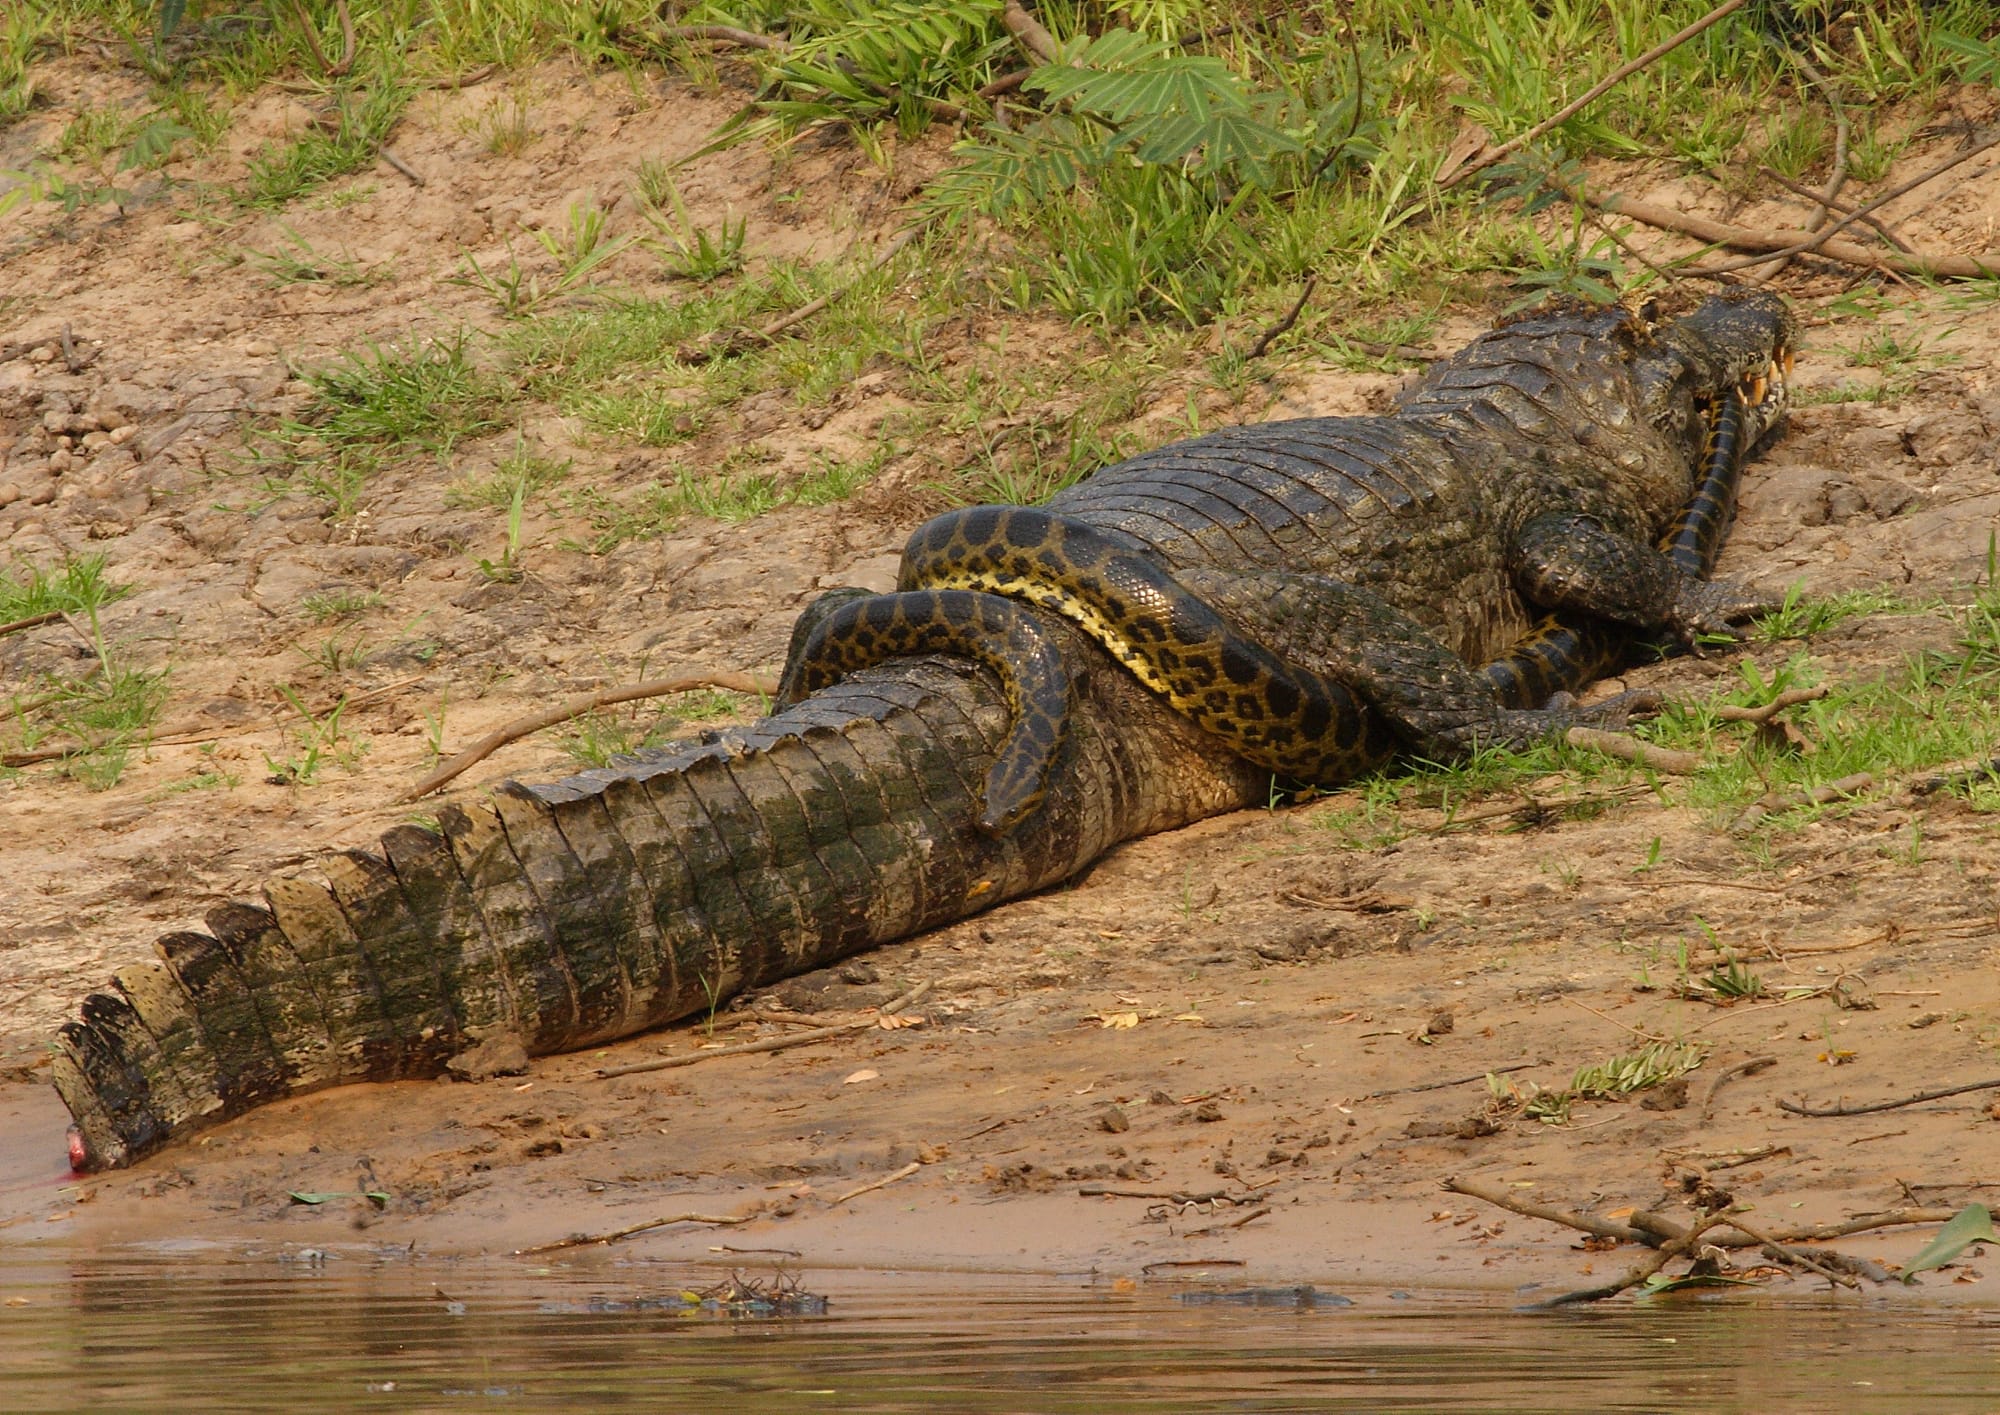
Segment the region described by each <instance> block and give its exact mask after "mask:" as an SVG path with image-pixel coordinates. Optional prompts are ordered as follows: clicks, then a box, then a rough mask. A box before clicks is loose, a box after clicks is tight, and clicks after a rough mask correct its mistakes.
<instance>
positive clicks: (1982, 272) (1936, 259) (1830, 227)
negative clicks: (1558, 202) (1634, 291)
mask: <svg viewBox="0 0 2000 1415" xmlns="http://www.w3.org/2000/svg"><path fill="white" fill-rule="evenodd" d="M1995 146H2000V133H1996V134H1994V135H1993V136H1991V137H1988V138H1985V139H1983V140H1982V141H1980V142H1977V143H1974V144H1973V145H1972V146H1971V147H1969V148H1967V149H1965V150H1964V151H1963V152H1960V153H1957V154H1955V155H1954V156H1952V157H1949V158H1947V159H1946V160H1945V161H1943V162H1940V163H1938V164H1937V165H1936V166H1935V167H1931V168H1929V169H1927V170H1926V171H1924V172H1921V173H1919V174H1918V175H1917V176H1915V177H1912V178H1911V179H1910V180H1909V181H1907V182H1904V183H1902V184H1901V185H1899V186H1896V187H1892V188H1891V189H1890V190H1888V191H1886V192H1884V193H1883V194H1882V195H1881V196H1879V197H1877V198H1875V200H1873V201H1871V202H1869V203H1868V204H1867V205H1866V206H1861V207H1857V208H1855V209H1854V210H1853V211H1851V212H1849V213H1848V214H1847V215H1845V216H1843V217H1841V218H1840V219H1839V220H1838V221H1832V222H1828V223H1827V224H1826V225H1825V226H1822V227H1821V228H1820V229H1819V230H1818V231H1816V232H1815V231H1796V230H1794V231H1758V230H1753V229H1751V228H1749V227H1747V226H1734V225H1731V224H1730V223H1728V222H1726V221H1712V220H1710V219H1709V218H1707V217H1705V216H1696V215H1693V214H1692V213H1690V212H1685V211H1675V210H1673V209H1672V208H1670V207H1664V206H1657V205H1655V204H1654V203H1652V202H1647V201H1640V200H1638V199H1637V198H1635V197H1628V196H1623V195H1620V194H1619V193H1617V192H1613V193H1610V194H1609V195H1607V196H1601V197H1600V196H1589V197H1587V200H1589V201H1590V202H1591V203H1592V204H1594V205H1595V206H1597V207H1598V208H1599V209H1601V210H1604V211H1608V212H1611V213H1612V214H1614V215H1617V216H1628V217H1630V218H1631V219H1632V220H1634V221H1639V222H1643V223H1645V224H1646V225H1648V226H1657V227H1658V228H1660V229H1661V230H1663V231H1678V232H1680V233H1681V234H1682V235H1685V236H1693V237H1694V238H1695V239H1696V240H1699V241H1706V242H1707V243H1708V244H1710V245H1715V246H1729V247H1732V248H1734V249H1736V250H1744V251H1762V252H1764V253H1765V254H1763V255H1760V256H1754V257H1751V258H1748V259H1745V260H1738V261H1727V262H1724V263H1723V264H1721V265H1704V266H1690V267H1684V271H1683V273H1685V274H1690V275H1728V274H1731V273H1734V272H1736V271H1740V270H1748V269H1750V268H1751V267H1753V266H1759V265H1764V264H1767V263H1768V262H1769V259H1770V257H1771V256H1773V255H1819V256H1824V257H1825V258H1826V259H1828V260H1834V261H1839V262H1841V263H1842V264H1844V265H1856V266H1861V267H1863V268H1865V269H1869V270H1894V271H1898V272H1900V273H1902V274H1904V275H1929V276H1934V277H1940V278H1944V279H1954V280H1979V279H1984V278H1986V277H1988V276H1993V275H2000V251H1983V252H1981V253H1979V254H1977V255H1969V256H1963V255H1933V254H1928V253H1925V252H1921V251H1914V252H1907V253H1906V252H1902V251H1880V250H1875V249H1873V248H1872V247H1869V246H1863V245H1858V244H1856V243H1855V242H1853V241H1838V240H1835V239H1834V237H1835V235H1837V234H1838V233H1839V232H1841V231H1843V230H1845V229H1846V228H1847V227H1849V226H1851V225H1853V224H1854V223H1855V222H1857V221H1860V220H1863V219H1864V218H1866V217H1868V216H1870V215H1872V214H1874V212H1875V211H1877V210H1878V209H1879V208H1881V207H1882V206H1884V205H1885V204H1887V203H1888V202H1891V201H1894V200H1895V199H1896V198H1897V197H1900V196H1903V195H1905V194H1907V193H1909V192H1911V191H1914V190H1915V189H1916V188H1918V187H1920V186H1922V185H1924V184H1925V183H1926V182H1930V181H1934V180H1936V179H1937V178H1938V177H1941V176H1943V175H1944V174H1945V173H1946V172H1949V171H1950V170H1951V169H1952V168H1954V167H1956V166H1958V165H1959V164H1960V163H1963V162H1967V161H1970V160H1971V159H1972V158H1974V157H1977V156H1978V155H1979V154H1981V153H1983V152H1985V151H1987V150H1988V149H1990V148H1993V147H1995Z"/></svg>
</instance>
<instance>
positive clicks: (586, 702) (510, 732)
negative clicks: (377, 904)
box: [398, 673, 778, 802]
mask: <svg viewBox="0 0 2000 1415" xmlns="http://www.w3.org/2000/svg"><path fill="white" fill-rule="evenodd" d="M698 688H724V689H727V690H728V691H730V692H732V693H761V694H763V695H764V696H765V697H769V696H770V695H771V694H772V693H775V692H776V691H777V690H778V685H777V683H776V682H775V681H774V680H772V679H770V678H766V677H764V676H762V675H761V674H755V673H694V674H689V675H687V676H685V677H680V678H654V679H651V680H649V681H647V682H644V683H633V684H630V685H628V686H626V687H623V688H605V689H602V690H600V691H598V692H595V693H585V694H583V695H581V696H580V697H574V698H569V699H567V700H565V701H563V702H560V703H557V704H556V705H555V706H554V707H552V708H544V709H543V710H542V711H540V712H536V713H530V714H529V715H528V716H526V717H520V718H516V719H515V720H514V721H512V722H510V723H508V724H507V725H506V726H504V727H499V728H495V729H494V730H493V731H491V732H489V733H487V734H486V735H485V736H484V737H481V738H480V739H479V740H478V741H477V742H474V743H473V744H472V745H471V746H470V747H467V748H466V749H465V750H464V751H462V752H460V753H459V754H458V755H457V756H455V757H453V758H452V759H451V760H450V761H448V762H446V763H444V764H443V765H442V766H440V767H438V768H436V769H435V770H434V771H432V772H431V773H430V775H428V776H426V777H425V778H424V779H423V780H422V781H419V782H418V783H417V784H416V785H415V786H412V787H411V788H410V789H409V790H408V791H405V792H404V793H403V794H402V796H401V797H399V798H398V799H399V800H402V801H404V802H409V801H414V800H416V799H417V798H418V797H420V796H428V795H430V793H431V792H433V791H435V790H437V789H438V788H439V787H440V786H443V785H444V784H445V783H446V782H448V781H450V780H452V778H454V777H456V776H458V775H459V774H460V773H462V772H464V771H466V770H467V769H469V768H471V767H474V766H477V765H478V764H479V763H480V762H482V761H484V760H486V758H488V757H490V756H492V755H493V754H494V753H495V752H497V751H499V750H500V749H501V748H502V747H504V746H506V745H507V744H508V743H509V742H513V741H516V740H518V739H520V738H522V737H526V736H528V735H529V734H530V733H534V732H539V731H541V730H542V729H543V728H544V727H553V726H555V725H556V724H557V723H558V722H568V721H569V720H570V719H571V718H573V717H582V716H583V715H584V714H585V713H588V712H595V711H597V709H599V708H604V707H611V706H613V705H614V704H617V703H629V702H636V701H638V700H639V699H641V698H662V697H667V696H669V695H670V694H673V693H691V692H693V691H695V690H696V689H698Z"/></svg>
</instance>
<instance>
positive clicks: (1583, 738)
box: [1563, 727, 1701, 776]
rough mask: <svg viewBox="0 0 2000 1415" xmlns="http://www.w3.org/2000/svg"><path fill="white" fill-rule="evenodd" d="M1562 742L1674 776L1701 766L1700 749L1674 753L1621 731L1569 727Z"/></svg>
mask: <svg viewBox="0 0 2000 1415" xmlns="http://www.w3.org/2000/svg"><path fill="white" fill-rule="evenodd" d="M1563 741H1565V742H1567V743H1569V745H1570V746H1572V747H1576V748H1578V749H1580V750H1582V751H1586V752H1598V753H1601V754H1602V755H1604V756H1607V757H1616V758H1618V759H1619V760H1620V761H1626V762H1633V763H1636V764H1637V765H1639V766H1643V767H1649V768H1651V769H1652V770H1654V771H1664V772H1670V773H1672V774H1673V775H1675V776H1686V775H1687V774H1688V773H1689V772H1693V771H1699V770H1700V769H1701V754H1700V753H1699V752H1677V751H1674V750H1673V749H1672V748H1670V747H1656V746H1654V745H1653V744H1652V743H1651V742H1642V741H1640V740H1639V739H1638V738H1637V737H1627V736H1626V735H1625V734H1623V733H1622V732H1605V731H1603V730H1602V729H1600V728H1596V727H1572V728H1570V729H1569V731H1567V732H1565V733H1563Z"/></svg>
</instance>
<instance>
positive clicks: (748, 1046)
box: [597, 983, 932, 1081]
mask: <svg viewBox="0 0 2000 1415" xmlns="http://www.w3.org/2000/svg"><path fill="white" fill-rule="evenodd" d="M931 987H932V984H930V983H918V984H917V985H916V986H915V987H913V988H911V989H910V990H909V991H908V992H906V993H904V994H903V995H902V996H901V997H898V998H894V999H892V1000H891V1001H889V1002H885V1003H883V1004H882V1008H881V1011H880V1012H879V1013H878V1014H877V1015H876V1016H874V1017H867V1018H863V1019H862V1020H860V1021H858V1022H843V1023H841V1024H840V1025H839V1026H837V1027H816V1028H814V1029H813V1030H812V1031H810V1032H795V1033H793V1034H792V1035H791V1036H789V1037H771V1038H768V1039H766V1040H764V1041H761V1042H744V1043H742V1044H741V1045H739V1046H733V1047H712V1048H710V1049H709V1050H707V1051H693V1052H688V1053H687V1054H685V1055H683V1056H662V1057H658V1058H655V1059H654V1060H652V1061H635V1062H633V1063H632V1064H631V1065H630V1066H606V1067H600V1068H599V1069H598V1072H597V1079H598V1080H600V1081H608V1080H610V1079H611V1078H612V1077H614V1076H637V1075H640V1074H641V1073H643V1072H647V1071H671V1070H673V1069H674V1068H675V1067H679V1066H693V1065H694V1064H695V1063H696V1062H701V1061H712V1060H714V1059H715V1058H716V1057H719V1056H751V1055H754V1054H756V1053H759V1052H767V1051H787V1050H789V1049H791V1048H792V1047H802V1046H806V1045H807V1044H809V1043H812V1042H823V1041H827V1040H829V1039H830V1038H833V1037H844V1036H847V1035H849V1034H850V1033H853V1032H865V1031H868V1030H869V1029H870V1028H872V1027H879V1026H881V1025H882V1021H883V1019H884V1018H887V1017H893V1016H895V1015H896V1013H898V1012H899V1011H901V1010H902V1009H903V1008H905V1007H908V1006H910V1005H911V1004H912V1003H914V1002H917V1001H919V1000H920V999H922V998H923V997H925V996H926V995H927V994H928V993H929V992H930V990H931Z"/></svg>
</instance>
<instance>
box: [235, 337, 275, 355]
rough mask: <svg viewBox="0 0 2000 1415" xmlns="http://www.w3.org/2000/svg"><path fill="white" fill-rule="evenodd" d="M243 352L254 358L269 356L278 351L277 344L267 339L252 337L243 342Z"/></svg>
mask: <svg viewBox="0 0 2000 1415" xmlns="http://www.w3.org/2000/svg"><path fill="white" fill-rule="evenodd" d="M243 352H244V353H246V354H248V355H250V357H252V358H254V359H263V358H269V357H270V356H271V355H273V354H275V353H277V352H278V346H277V345H276V344H273V343H272V342H271V341H270V340H269V339H252V340H250V341H249V342H248V343H246V344H244V346H243Z"/></svg>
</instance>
